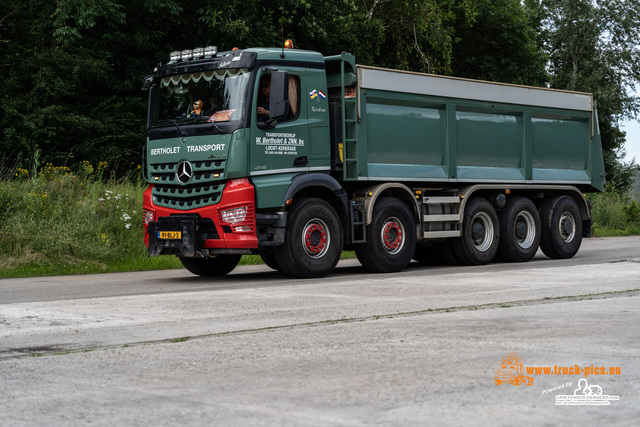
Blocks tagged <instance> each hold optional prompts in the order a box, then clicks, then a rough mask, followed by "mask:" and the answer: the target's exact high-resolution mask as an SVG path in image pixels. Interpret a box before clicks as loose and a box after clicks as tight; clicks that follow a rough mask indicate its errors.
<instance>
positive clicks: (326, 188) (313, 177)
mask: <svg viewBox="0 0 640 427" xmlns="http://www.w3.org/2000/svg"><path fill="white" fill-rule="evenodd" d="M302 197H315V198H318V199H322V200H324V201H326V202H327V203H329V204H330V205H331V206H332V207H333V208H334V209H335V210H336V212H337V213H338V216H339V217H340V218H341V221H342V226H343V228H344V227H346V226H347V224H348V223H347V219H348V216H347V215H348V213H349V210H348V206H349V198H348V196H347V193H346V192H345V191H344V189H343V188H342V185H340V183H339V182H338V181H337V180H336V179H335V178H333V177H332V176H331V175H327V174H324V173H309V174H302V175H298V176H295V177H294V178H293V179H292V180H291V185H290V186H289V188H288V189H287V192H286V193H285V195H284V199H283V201H282V205H283V206H287V207H288V206H290V205H291V203H292V202H293V201H294V200H295V199H299V198H302Z"/></svg>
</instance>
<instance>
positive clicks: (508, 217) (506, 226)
mask: <svg viewBox="0 0 640 427" xmlns="http://www.w3.org/2000/svg"><path fill="white" fill-rule="evenodd" d="M539 245H540V215H538V208H536V205H534V204H533V202H532V201H531V200H529V199H527V198H526V197H514V198H512V199H509V200H508V201H507V205H506V206H505V209H504V211H503V212H502V213H501V214H500V246H499V253H500V256H501V257H502V259H504V260H505V261H510V262H525V261H529V260H530V259H531V258H533V257H534V255H535V254H536V252H537V251H538V246H539Z"/></svg>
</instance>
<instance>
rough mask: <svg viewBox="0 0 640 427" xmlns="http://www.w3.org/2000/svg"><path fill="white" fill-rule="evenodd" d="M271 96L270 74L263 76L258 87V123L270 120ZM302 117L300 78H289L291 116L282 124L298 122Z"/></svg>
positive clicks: (292, 76) (291, 76) (283, 120)
mask: <svg viewBox="0 0 640 427" xmlns="http://www.w3.org/2000/svg"><path fill="white" fill-rule="evenodd" d="M270 94H271V82H270V74H263V75H262V77H261V78H260V85H259V86H258V102H257V105H258V111H257V119H258V121H261V122H264V121H267V120H269V98H270ZM298 117H300V77H299V76H294V75H290V76H289V115H288V116H287V117H286V118H285V119H280V120H279V121H280V122H287V121H291V120H296V119H297V118H298Z"/></svg>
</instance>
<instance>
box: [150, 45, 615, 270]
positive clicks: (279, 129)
mask: <svg viewBox="0 0 640 427" xmlns="http://www.w3.org/2000/svg"><path fill="white" fill-rule="evenodd" d="M143 89H148V90H149V113H148V121H147V125H148V128H149V137H148V141H147V147H146V150H145V156H144V157H145V159H144V165H145V169H144V176H145V179H146V180H147V181H148V182H149V184H150V186H149V188H148V189H147V190H146V192H145V195H144V202H143V204H144V227H145V244H146V245H147V247H148V249H149V254H150V255H151V256H158V255H176V256H178V257H180V260H181V261H182V263H183V265H184V266H185V267H186V268H187V269H188V270H189V271H191V272H193V273H195V274H198V275H203V276H217V275H224V274H227V273H228V272H230V271H231V270H232V269H233V268H234V267H235V266H236V265H237V263H238V262H239V260H240V257H241V256H242V255H243V254H259V255H261V256H262V258H263V260H264V261H265V263H266V264H267V265H269V266H270V267H272V268H275V269H278V270H281V271H282V272H284V273H285V274H287V275H291V276H297V277H321V276H325V275H327V274H329V273H331V271H332V270H333V269H334V267H335V265H336V264H337V262H338V260H339V258H340V254H341V253H342V251H343V250H345V249H350V250H355V252H356V255H357V256H358V259H359V260H360V262H361V263H362V265H363V266H364V267H365V268H366V269H368V270H370V271H374V272H394V271H399V270H402V269H403V268H405V267H406V266H407V265H408V264H409V262H410V261H411V260H412V259H415V260H417V261H420V262H430V261H431V260H433V259H434V258H436V257H439V258H444V260H445V261H447V262H451V263H458V264H465V265H478V264H485V263H488V262H491V261H492V260H493V259H494V257H496V256H497V255H498V254H499V255H500V257H501V258H503V259H505V260H507V261H514V262H515V261H528V260H529V259H531V258H532V257H533V256H534V255H535V253H536V251H537V250H538V247H540V248H541V249H542V250H543V252H544V253H545V254H546V255H547V256H549V257H552V258H568V257H572V256H573V255H575V253H576V252H577V251H578V249H579V247H580V243H581V240H582V237H583V236H588V235H589V233H590V224H591V220H590V212H589V207H588V204H587V202H586V201H585V199H584V197H583V192H589V191H602V189H603V186H604V169H603V161H602V149H601V143H600V135H599V128H598V121H597V109H596V105H595V101H594V100H593V97H592V95H590V94H585V93H578V92H565V91H555V90H550V89H543V88H533V87H525V86H515V85H506V84H500V83H489V82H481V81H473V80H464V79H456V78H450V77H443V76H435V75H428V74H420V73H410V72H401V71H394V70H386V69H380V68H374V67H364V66H359V65H356V63H355V58H354V57H353V56H352V55H349V54H346V53H343V54H341V55H336V56H330V57H323V56H322V55H321V54H320V53H317V52H311V51H304V50H296V49H286V50H285V49H277V48H251V49H244V50H232V51H228V52H218V51H217V48H215V47H207V48H204V49H203V48H197V49H193V50H185V51H182V52H173V53H172V54H171V61H170V62H168V63H167V64H165V65H163V64H159V65H158V66H157V67H156V69H155V70H154V73H153V74H152V75H150V76H148V77H147V78H146V79H145V81H144V83H143Z"/></svg>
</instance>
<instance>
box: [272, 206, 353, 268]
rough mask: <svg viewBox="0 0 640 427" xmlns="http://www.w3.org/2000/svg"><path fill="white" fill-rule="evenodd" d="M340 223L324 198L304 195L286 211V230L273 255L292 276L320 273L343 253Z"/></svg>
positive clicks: (336, 261)
mask: <svg viewBox="0 0 640 427" xmlns="http://www.w3.org/2000/svg"><path fill="white" fill-rule="evenodd" d="M342 244H343V237H342V223H341V222H340V218H339V217H338V214H337V213H336V211H335V209H333V207H332V206H331V205H330V204H329V203H327V202H325V201H324V200H320V199H315V198H304V199H300V200H299V201H297V202H296V203H295V204H294V206H293V209H292V210H291V212H290V214H289V224H288V227H287V234H286V236H285V241H284V243H283V244H282V245H280V246H276V247H275V248H274V249H273V255H274V258H275V261H276V263H277V265H278V266H279V267H280V268H281V269H282V272H283V273H285V274H287V275H289V276H293V277H323V276H326V275H327V274H329V273H331V272H332V271H333V269H334V268H335V266H336V264H338V261H339V260H340V255H341V254H342Z"/></svg>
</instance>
